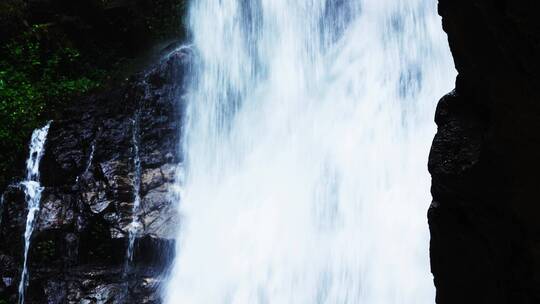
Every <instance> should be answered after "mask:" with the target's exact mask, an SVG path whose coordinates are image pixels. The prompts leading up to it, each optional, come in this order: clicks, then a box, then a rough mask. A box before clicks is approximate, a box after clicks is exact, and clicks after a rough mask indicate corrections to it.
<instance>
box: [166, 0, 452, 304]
mask: <svg viewBox="0 0 540 304" xmlns="http://www.w3.org/2000/svg"><path fill="white" fill-rule="evenodd" d="M436 5H437V4H436V1H433V0H251V1H249V0H221V1H215V0H198V1H192V3H191V7H190V22H189V25H190V28H191V31H192V34H193V40H194V41H193V43H194V50H195V53H196V59H195V60H196V62H195V63H194V69H193V75H192V76H193V77H192V83H191V89H190V92H189V99H190V102H189V105H188V109H187V121H188V122H187V126H186V134H185V138H184V151H185V163H184V166H185V168H186V172H185V174H186V175H185V178H184V179H183V184H182V185H181V186H182V188H183V189H184V190H183V191H184V192H183V196H182V201H181V203H180V212H181V215H182V218H183V223H182V227H181V230H180V232H179V236H178V248H177V257H176V262H175V266H174V269H173V270H172V272H171V278H170V281H169V283H168V286H167V290H166V294H165V298H166V302H167V303H169V304H200V303H212V304H217V303H234V304H240V303H245V304H254V303H278V304H289V303H290V304H314V303H321V304H322V303H326V304H334V303H350V304H361V303H362V304H363V303H366V304H392V303H396V304H398V303H399V304H419V303H433V302H434V287H433V283H432V277H431V275H430V271H429V259H428V237H429V236H428V228H427V221H426V210H427V206H428V204H429V202H430V195H429V181H430V179H429V175H428V172H427V165H426V163H427V157H428V151H429V146H430V143H431V139H432V137H433V134H434V132H435V126H434V124H433V122H432V117H433V114H434V110H435V104H436V102H437V100H438V98H439V97H440V96H442V95H443V94H444V93H446V92H448V91H449V90H450V89H451V87H452V86H453V79H454V76H455V72H454V69H453V64H452V60H451V56H450V53H449V50H448V44H447V41H446V36H445V35H444V33H443V31H442V29H441V24H440V19H439V17H438V16H437V12H436Z"/></svg>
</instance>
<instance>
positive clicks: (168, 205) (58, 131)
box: [0, 49, 190, 303]
mask: <svg viewBox="0 0 540 304" xmlns="http://www.w3.org/2000/svg"><path fill="white" fill-rule="evenodd" d="M189 57H190V55H189V54H188V51H187V50H186V49H178V50H176V51H173V52H172V53H170V54H168V55H167V56H165V58H164V59H162V61H161V62H160V63H159V64H157V65H155V66H154V67H153V68H151V69H149V70H148V71H146V72H144V73H141V74H139V75H136V76H134V77H132V79H130V80H129V81H128V83H127V84H125V85H124V86H123V87H121V88H118V89H115V90H112V91H108V92H104V93H100V94H97V95H93V96H90V97H88V98H86V99H85V100H82V101H81V102H78V103H77V104H76V106H74V107H73V108H68V109H65V113H64V114H63V115H62V117H63V118H62V119H61V120H57V121H54V122H53V123H52V125H51V128H50V131H49V134H48V139H47V143H46V147H45V150H46V151H45V155H44V157H43V159H42V162H41V166H40V171H41V183H42V185H43V186H44V191H43V194H42V199H41V204H40V205H41V209H40V211H39V213H38V215H37V220H36V224H35V227H36V228H35V230H34V233H33V237H32V243H31V244H32V245H31V248H30V255H29V265H30V267H29V270H30V283H29V286H28V289H27V290H28V291H27V297H26V303H160V301H161V299H160V296H159V293H158V289H159V287H160V283H161V282H162V279H163V278H162V276H163V274H164V272H165V271H166V269H168V266H169V264H170V263H171V259H172V257H173V255H174V252H173V250H174V240H173V233H174V231H175V229H176V226H177V224H178V216H177V214H176V212H175V208H174V205H173V204H174V203H175V201H176V200H175V199H174V195H175V194H174V193H171V192H170V189H171V188H173V187H171V185H172V183H173V182H174V178H175V172H176V169H177V165H178V164H179V163H180V162H181V159H179V157H178V155H180V153H178V152H179V151H178V149H177V148H178V143H179V135H180V134H181V127H182V112H183V109H182V108H183V97H182V96H183V92H184V86H183V83H184V81H183V75H184V74H185V73H186V72H187V71H188V68H189ZM135 123H137V124H138V125H139V128H137V129H135V128H134V125H135ZM134 130H139V132H138V133H137V134H134V133H133V132H134ZM134 136H136V137H137V138H138V142H139V143H140V144H139V158H140V161H141V173H142V174H141V179H140V180H141V185H140V189H141V192H140V195H141V208H140V213H139V214H137V215H134V214H133V212H132V210H133V203H134V181H135V177H134V174H135V168H134V166H135V165H134V157H135V155H134V153H135V151H136V150H135V148H134V146H133V143H134V140H133V138H134ZM0 208H1V210H2V213H1V216H0V220H1V223H0V299H5V300H7V301H8V302H9V303H11V302H13V303H14V302H15V301H16V299H17V286H18V284H19V277H20V273H21V265H22V259H23V257H22V253H23V247H24V240H23V235H24V229H25V221H26V213H27V210H26V203H25V201H24V193H23V191H22V189H21V187H20V186H18V185H17V184H16V183H14V184H13V185H12V186H10V187H8V189H6V191H5V192H4V199H3V204H2V206H0ZM133 216H137V217H138V218H139V219H140V222H141V224H142V228H141V232H140V233H139V234H138V236H137V239H136V242H135V254H134V262H133V263H132V266H131V267H130V268H129V269H130V270H129V271H128V273H127V274H126V273H125V259H126V248H127V243H128V234H129V230H128V229H129V228H130V224H131V222H132V218H133Z"/></svg>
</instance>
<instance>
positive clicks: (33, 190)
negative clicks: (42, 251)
mask: <svg viewBox="0 0 540 304" xmlns="http://www.w3.org/2000/svg"><path fill="white" fill-rule="evenodd" d="M50 125H51V123H50V122H49V123H48V124H47V125H45V126H44V127H43V128H41V129H36V130H34V132H33V133H32V138H31V140H30V146H29V150H30V154H29V156H28V159H27V160H26V180H25V181H23V182H21V186H22V187H24V193H25V199H26V205H27V209H28V214H27V216H26V228H25V231H24V261H23V267H22V272H21V280H20V282H19V304H23V303H24V295H25V291H26V286H27V285H28V267H27V263H28V250H29V248H30V239H31V237H32V232H33V231H34V222H35V217H36V214H37V212H38V211H39V202H40V200H41V192H42V191H43V187H42V186H41V184H40V182H39V163H40V161H41V158H42V157H43V153H44V152H45V150H44V148H45V141H46V140H47V134H48V133H49V127H50Z"/></svg>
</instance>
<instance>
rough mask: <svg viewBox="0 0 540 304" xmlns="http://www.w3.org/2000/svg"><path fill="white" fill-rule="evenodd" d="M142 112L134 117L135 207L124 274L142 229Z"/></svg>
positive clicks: (131, 259) (130, 225)
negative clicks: (140, 124)
mask: <svg viewBox="0 0 540 304" xmlns="http://www.w3.org/2000/svg"><path fill="white" fill-rule="evenodd" d="M139 116H140V113H139V112H138V111H137V112H136V113H135V118H134V119H133V128H132V130H133V131H132V144H133V168H134V170H133V171H134V172H133V209H132V217H131V223H130V224H129V228H128V229H129V230H128V231H129V240H128V248H127V260H126V271H125V273H124V274H127V272H128V271H127V270H128V267H129V265H130V264H131V262H132V261H133V249H134V246H135V238H136V237H137V235H138V234H139V232H140V230H141V223H140V221H139V207H140V205H141V195H140V192H141V159H140V154H139V141H140V138H139V136H140V135H139V129H140V126H139V123H140V122H139V120H140V118H139Z"/></svg>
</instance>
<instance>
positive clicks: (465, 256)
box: [428, 0, 540, 304]
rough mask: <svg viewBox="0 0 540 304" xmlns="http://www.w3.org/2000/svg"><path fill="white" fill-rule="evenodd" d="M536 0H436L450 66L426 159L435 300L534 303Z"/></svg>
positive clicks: (539, 240) (539, 289)
mask: <svg viewBox="0 0 540 304" xmlns="http://www.w3.org/2000/svg"><path fill="white" fill-rule="evenodd" d="M539 8H540V3H539V2H538V1H530V0H439V13H440V15H441V16H442V17H443V27H444V30H445V31H446V32H447V33H448V37H449V42H450V47H451V49H452V53H453V56H454V59H455V64H456V68H457V70H458V72H459V76H458V78H457V81H456V89H455V90H454V92H452V93H450V94H449V95H447V96H445V97H443V99H442V100H441V101H440V103H439V106H438V109H437V113H436V123H437V125H438V133H437V135H436V137H435V139H434V142H433V147H432V150H431V155H430V159H429V169H430V172H431V174H432V177H433V183H432V193H433V198H434V199H433V203H432V205H431V208H430V209H429V213H428V216H429V224H430V229H431V237H432V239H431V265H432V271H433V274H434V276H435V285H436V287H437V303H439V304H466V303H475V304H482V303H486V304H487V303H489V304H499V303H500V304H502V303H508V304H520V303H540V221H539V220H538V218H539V215H540V201H539V198H538V191H539V189H540V188H539V181H540V179H539V178H538V172H540V159H539V157H540V102H539V101H540V90H539V89H538V88H540V19H539V18H538V12H539Z"/></svg>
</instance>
